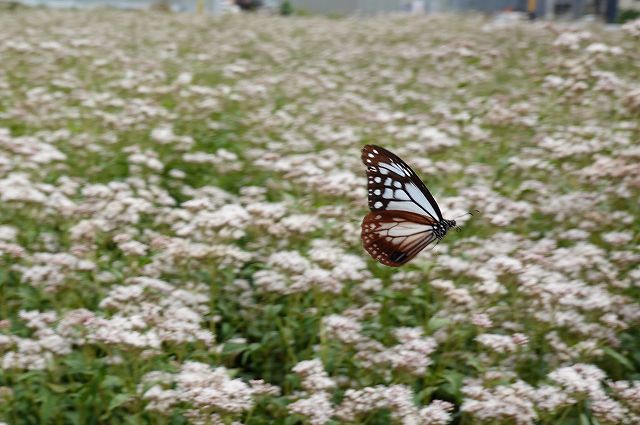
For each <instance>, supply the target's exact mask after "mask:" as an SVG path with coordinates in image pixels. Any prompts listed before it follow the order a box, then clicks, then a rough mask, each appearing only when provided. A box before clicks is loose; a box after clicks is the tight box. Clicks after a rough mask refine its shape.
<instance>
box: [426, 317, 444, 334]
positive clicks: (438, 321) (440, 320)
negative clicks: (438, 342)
mask: <svg viewBox="0 0 640 425" xmlns="http://www.w3.org/2000/svg"><path fill="white" fill-rule="evenodd" d="M448 323H449V319H446V318H444V317H432V318H431V319H429V322H428V323H427V328H428V329H429V330H430V331H436V330H438V329H440V328H441V327H443V326H446V325H447V324H448Z"/></svg>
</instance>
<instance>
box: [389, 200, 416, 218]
mask: <svg viewBox="0 0 640 425" xmlns="http://www.w3.org/2000/svg"><path fill="white" fill-rule="evenodd" d="M387 210H400V211H409V212H413V213H416V214H420V215H424V210H423V209H422V208H420V207H419V206H418V205H416V203H415V202H413V201H391V202H389V204H388V205H387Z"/></svg>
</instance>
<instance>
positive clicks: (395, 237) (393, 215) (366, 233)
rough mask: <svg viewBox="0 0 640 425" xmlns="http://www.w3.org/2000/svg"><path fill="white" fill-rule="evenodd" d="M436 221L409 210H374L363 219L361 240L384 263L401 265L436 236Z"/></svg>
mask: <svg viewBox="0 0 640 425" xmlns="http://www.w3.org/2000/svg"><path fill="white" fill-rule="evenodd" d="M434 224H436V222H435V221H434V220H433V219H431V218H430V217H429V216H426V215H421V214H416V213H413V212H408V211H372V212H370V213H369V214H367V215H366V216H365V218H364V220H363V221H362V243H363V245H364V248H365V249H366V250H367V252H368V253H369V254H370V255H371V256H372V257H373V258H375V259H376V260H378V261H379V262H381V263H382V264H384V265H387V266H392V267H398V266H401V265H402V264H404V263H406V262H407V261H409V260H411V259H412V258H413V257H415V256H416V255H417V254H418V253H419V252H420V251H422V250H423V249H424V248H425V247H426V246H428V245H429V244H431V243H432V242H434V241H435V240H436V239H437V237H436V235H435V234H434V231H433V225H434Z"/></svg>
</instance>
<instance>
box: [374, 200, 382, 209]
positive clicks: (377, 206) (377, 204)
mask: <svg viewBox="0 0 640 425" xmlns="http://www.w3.org/2000/svg"><path fill="white" fill-rule="evenodd" d="M381 206H382V202H380V201H378V202H376V203H375V204H373V207H374V208H380V207H381Z"/></svg>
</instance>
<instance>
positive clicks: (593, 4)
mask: <svg viewBox="0 0 640 425" xmlns="http://www.w3.org/2000/svg"><path fill="white" fill-rule="evenodd" d="M0 3H7V4H25V5H29V6H49V7H61V8H69V7H72V8H86V7H97V6H109V7H116V8H123V9H165V10H171V11H174V12H194V13H209V14H222V13H228V12H237V11H240V10H250V11H256V10H261V11H265V12H271V13H284V14H289V13H299V14H308V13H314V14H316V13H317V14H325V15H354V14H357V15H372V14H380V13H393V12H410V13H444V12H470V11H473V12H483V13H488V14H501V13H508V12H517V13H522V14H526V15H527V16H528V17H529V18H541V17H543V18H545V19H602V20H605V21H606V22H608V23H615V22H624V21H626V20H630V19H634V18H636V17H638V16H640V0H410V1H408V0H284V1H281V0H0Z"/></svg>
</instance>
